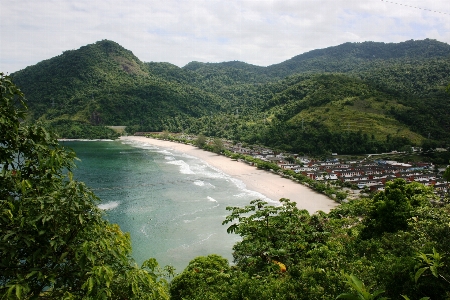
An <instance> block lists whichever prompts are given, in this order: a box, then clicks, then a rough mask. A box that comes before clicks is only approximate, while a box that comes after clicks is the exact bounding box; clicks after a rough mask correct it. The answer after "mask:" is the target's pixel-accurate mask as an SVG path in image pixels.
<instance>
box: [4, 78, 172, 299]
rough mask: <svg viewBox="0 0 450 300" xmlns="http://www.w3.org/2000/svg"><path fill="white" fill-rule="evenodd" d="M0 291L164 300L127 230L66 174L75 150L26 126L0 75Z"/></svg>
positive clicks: (161, 286) (10, 295) (18, 96)
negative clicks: (141, 263) (106, 216)
mask: <svg viewBox="0 0 450 300" xmlns="http://www.w3.org/2000/svg"><path fill="white" fill-rule="evenodd" d="M0 91H1V98H0V132H1V136H0V144H1V145H2V147H0V164H1V167H0V168H1V173H0V240H1V243H0V295H1V298H6V299H14V298H16V299H30V298H33V299H37V298H46V299H47V298H54V299H62V298H67V299H81V298H83V299H124V298H130V299H168V293H167V290H168V288H167V283H166V282H165V281H164V280H159V279H157V277H155V274H154V273H153V271H152V270H146V269H141V268H138V267H137V266H136V264H135V263H134V261H133V260H132V258H131V256H130V255H131V244H130V238H129V235H128V234H124V233H123V232H122V231H120V229H119V227H118V226H117V225H113V224H110V223H108V222H107V221H106V220H104V219H103V215H102V212H101V211H100V210H99V209H98V208H97V206H96V204H97V203H98V199H97V197H96V196H95V195H94V194H93V193H92V192H91V191H90V190H89V189H88V188H87V187H86V186H85V185H84V184H83V183H81V182H77V181H76V180H74V179H73V178H72V174H71V172H70V170H71V168H72V167H73V166H74V163H73V161H74V159H75V153H73V152H72V151H70V150H67V149H65V148H64V147H62V146H61V145H59V143H58V141H57V140H56V138H55V136H54V135H53V134H52V133H51V132H48V131H47V130H45V128H44V127H42V126H39V125H30V126H26V125H24V124H23V123H21V120H22V119H24V118H25V110H26V107H25V104H24V95H23V93H22V92H21V91H20V90H19V89H18V88H17V87H16V86H15V85H14V84H13V83H12V82H11V79H10V78H9V77H8V76H4V75H3V74H0Z"/></svg>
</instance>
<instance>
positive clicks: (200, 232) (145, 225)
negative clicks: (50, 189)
mask: <svg viewBox="0 0 450 300" xmlns="http://www.w3.org/2000/svg"><path fill="white" fill-rule="evenodd" d="M63 143H64V145H65V146H68V147H70V148H72V149H73V150H75V152H76V153H77V156H78V157H79V158H80V159H81V162H77V168H76V169H75V170H74V175H75V177H76V178H77V180H80V181H84V182H85V183H86V184H87V185H88V186H89V187H91V188H92V189H93V190H94V192H95V193H96V195H97V196H98V197H99V198H100V199H101V204H100V205H99V207H100V208H102V209H104V210H105V212H106V218H107V219H108V220H109V221H111V222H112V223H117V224H119V225H120V227H121V229H122V231H125V232H129V233H130V235H131V241H132V247H133V257H134V258H135V260H136V261H137V263H138V264H141V263H142V262H143V261H144V260H146V259H148V258H150V257H154V258H156V259H157V260H158V262H159V264H160V265H162V266H164V265H172V266H174V267H175V268H176V270H177V271H178V272H181V271H182V270H183V269H184V268H185V267H186V266H187V264H188V263H189V261H191V260H192V259H193V258H195V257H197V256H201V255H208V254H213V253H214V254H219V255H222V256H223V257H225V258H227V259H229V260H230V262H231V261H232V255H231V253H232V246H233V244H234V243H235V242H237V241H238V240H239V237H238V236H236V235H230V234H227V232H226V226H223V225H222V221H223V220H224V219H225V217H226V216H227V215H228V211H226V210H225V208H226V207H227V206H243V205H246V204H248V203H249V202H250V201H251V200H252V199H256V198H261V197H263V196H262V195H260V194H258V193H256V192H252V191H249V190H246V189H245V186H244V185H243V184H242V182H241V181H239V180H236V179H234V178H231V177H230V176H228V175H226V174H224V173H222V172H220V171H219V170H217V169H214V168H212V167H210V166H209V165H208V164H206V163H205V162H204V161H202V160H200V159H198V158H195V157H192V156H188V155H185V154H183V153H178V152H175V151H173V150H170V149H164V148H157V147H154V146H150V145H146V144H140V143H128V144H124V143H122V142H119V141H110V142H107V141H101V142H100V141H95V142H92V141H90V142H81V141H77V142H63Z"/></svg>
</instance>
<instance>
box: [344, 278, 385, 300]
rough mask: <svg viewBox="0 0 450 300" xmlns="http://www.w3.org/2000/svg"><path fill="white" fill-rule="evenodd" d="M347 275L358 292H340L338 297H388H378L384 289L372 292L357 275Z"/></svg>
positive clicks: (360, 299) (352, 299)
mask: <svg viewBox="0 0 450 300" xmlns="http://www.w3.org/2000/svg"><path fill="white" fill-rule="evenodd" d="M345 277H346V278H347V284H348V285H349V286H350V287H352V288H353V289H354V290H355V291H356V294H353V293H343V294H340V295H339V296H338V297H337V298H336V299H348V300H375V299H379V300H385V299H388V298H386V297H381V298H377V297H378V295H380V294H382V293H384V291H382V290H377V291H375V292H373V293H370V292H369V291H368V289H367V288H366V286H365V285H364V283H363V282H362V281H361V280H359V279H358V278H357V277H356V276H354V275H347V274H346V275H345Z"/></svg>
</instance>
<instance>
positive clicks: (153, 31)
mask: <svg viewBox="0 0 450 300" xmlns="http://www.w3.org/2000/svg"><path fill="white" fill-rule="evenodd" d="M425 38H430V39H436V40H438V41H441V42H446V43H450V1H449V0H434V1H423V0H422V1H417V0H393V1H382V0H158V1H156V0H109V1H108V0H101V1H100V0H17V1H13V0H0V72H4V73H12V72H14V71H18V70H20V69H23V68H25V67H26V66H30V65H34V64H36V63H38V62H39V61H42V60H44V59H49V58H52V57H54V56H57V55H60V54H61V53H62V52H63V51H65V50H72V49H78V48H80V47H81V46H84V45H87V44H92V43H95V42H96V41H99V40H102V39H109V40H113V41H115V42H117V43H119V44H120V45H122V46H123V47H125V48H126V49H128V50H131V51H132V52H133V53H134V54H135V55H136V56H137V57H138V58H139V59H140V60H142V61H144V62H150V61H155V62H170V63H173V64H175V65H178V66H180V67H181V66H184V65H186V64H187V63H188V62H190V61H201V62H222V61H230V60H240V61H244V62H247V63H251V64H255V65H260V66H268V65H271V64H275V63H280V62H282V61H285V60H287V59H290V58H292V57H293V56H296V55H298V54H301V53H304V52H307V51H310V50H314V49H319V48H326V47H330V46H336V45H339V44H342V43H345V42H364V41H376V42H386V43H387V42H402V41H406V40H410V39H414V40H419V39H425Z"/></svg>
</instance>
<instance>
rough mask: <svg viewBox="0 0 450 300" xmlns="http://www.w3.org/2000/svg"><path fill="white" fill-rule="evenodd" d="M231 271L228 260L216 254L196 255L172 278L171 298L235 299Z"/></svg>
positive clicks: (175, 299)
mask: <svg viewBox="0 0 450 300" xmlns="http://www.w3.org/2000/svg"><path fill="white" fill-rule="evenodd" d="M232 275H233V274H232V271H231V268H230V266H229V264H228V261H227V260H226V259H225V258H223V257H221V256H218V255H215V254H211V255H208V256H206V257H203V256H201V257H197V258H195V259H193V260H191V261H190V262H189V265H188V266H187V267H186V269H184V271H183V272H182V273H181V274H180V275H178V276H177V277H175V278H174V280H173V281H172V284H171V286H170V294H171V299H174V300H177V299H180V300H181V299H235V297H232V294H233V293H237V292H238V291H236V290H235V291H233V288H230V287H231V284H230V281H231V277H232Z"/></svg>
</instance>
